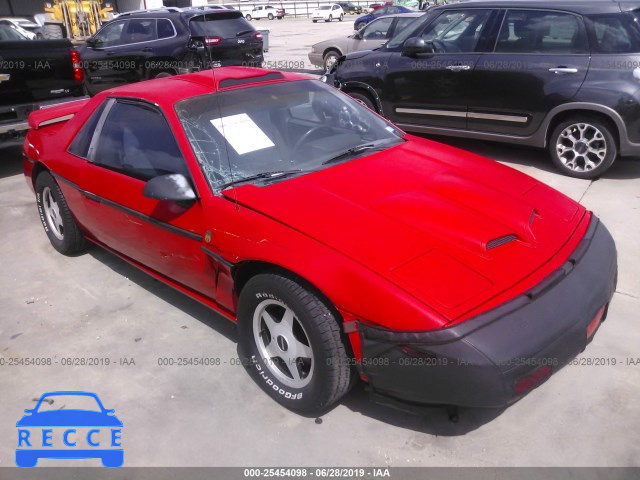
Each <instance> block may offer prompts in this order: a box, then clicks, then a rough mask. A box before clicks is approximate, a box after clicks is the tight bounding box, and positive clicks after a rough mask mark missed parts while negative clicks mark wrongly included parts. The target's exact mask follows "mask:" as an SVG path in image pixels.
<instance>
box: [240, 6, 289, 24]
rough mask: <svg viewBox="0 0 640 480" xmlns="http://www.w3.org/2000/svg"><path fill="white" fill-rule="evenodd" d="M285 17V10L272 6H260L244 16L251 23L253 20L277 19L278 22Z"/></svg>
mask: <svg viewBox="0 0 640 480" xmlns="http://www.w3.org/2000/svg"><path fill="white" fill-rule="evenodd" d="M283 17H284V8H276V7H274V6H272V5H259V6H257V7H255V8H254V9H253V10H251V12H249V13H247V14H246V15H245V16H244V18H246V19H247V20H249V21H251V19H252V18H255V19H260V18H268V19H269V20H273V19H274V18H277V19H278V20H282V18H283Z"/></svg>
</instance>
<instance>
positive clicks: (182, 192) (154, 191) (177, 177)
mask: <svg viewBox="0 0 640 480" xmlns="http://www.w3.org/2000/svg"><path fill="white" fill-rule="evenodd" d="M142 194H143V195H144V196H145V197H147V198H153V199H155V200H168V201H172V202H192V201H194V200H195V199H196V198H197V197H196V193H195V192H194V191H193V188H192V187H191V184H190V183H189V180H187V177H185V176H184V175H182V174H180V173H170V174H168V175H160V176H158V177H154V178H152V179H151V180H149V181H148V182H147V183H146V184H145V186H144V189H143V190H142Z"/></svg>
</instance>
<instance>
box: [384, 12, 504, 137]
mask: <svg viewBox="0 0 640 480" xmlns="http://www.w3.org/2000/svg"><path fill="white" fill-rule="evenodd" d="M494 14H495V12H494V11H492V10H489V9H486V10H485V9H466V10H465V9H458V10H446V11H444V12H442V13H441V14H440V15H439V16H438V17H436V18H435V19H434V20H433V21H431V22H429V23H428V24H427V25H426V26H425V27H424V28H423V29H422V31H418V32H417V36H418V37H421V38H423V39H424V40H425V42H432V44H433V46H434V48H435V53H432V54H420V55H416V56H412V57H409V56H405V55H403V53H402V52H401V51H400V52H395V53H393V54H392V55H390V57H389V59H388V65H379V64H376V68H380V69H382V68H385V69H386V71H387V72H388V73H387V74H385V75H384V93H385V95H384V97H385V101H384V103H385V105H384V111H385V115H386V116H387V117H388V118H389V119H390V120H392V121H393V122H395V123H397V124H398V125H399V126H401V127H402V126H403V125H424V126H428V127H446V128H459V129H464V128H466V125H467V103H468V101H467V98H468V95H469V92H471V91H472V90H473V88H474V87H473V83H472V78H473V77H472V73H473V69H474V67H475V65H476V63H477V61H478V59H479V57H480V55H481V53H480V52H479V51H478V46H479V45H480V44H481V41H482V39H483V33H484V32H485V30H486V29H487V25H488V24H489V23H490V20H491V19H492V17H493V16H494Z"/></svg>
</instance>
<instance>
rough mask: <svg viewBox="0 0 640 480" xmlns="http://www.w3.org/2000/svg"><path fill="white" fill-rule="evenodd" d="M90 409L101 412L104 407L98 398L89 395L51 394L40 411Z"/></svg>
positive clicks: (45, 398) (45, 399) (42, 404)
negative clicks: (101, 406) (99, 403)
mask: <svg viewBox="0 0 640 480" xmlns="http://www.w3.org/2000/svg"><path fill="white" fill-rule="evenodd" d="M63 409H64V410H90V411H94V412H101V411H102V409H101V408H100V405H98V402H97V401H96V399H95V398H94V397H92V396H89V395H49V396H46V397H44V400H43V401H42V403H41V404H40V407H39V408H38V412H39V413H40V412H48V411H51V410H63Z"/></svg>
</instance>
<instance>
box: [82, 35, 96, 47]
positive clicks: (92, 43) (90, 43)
mask: <svg viewBox="0 0 640 480" xmlns="http://www.w3.org/2000/svg"><path fill="white" fill-rule="evenodd" d="M84 43H86V44H87V47H91V48H94V47H95V46H96V45H97V44H98V42H97V41H96V39H95V38H93V37H89V38H87V39H86V40H85V41H84Z"/></svg>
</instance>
